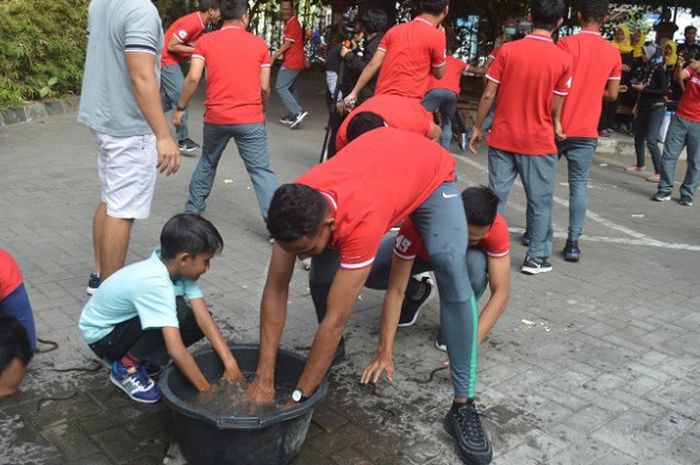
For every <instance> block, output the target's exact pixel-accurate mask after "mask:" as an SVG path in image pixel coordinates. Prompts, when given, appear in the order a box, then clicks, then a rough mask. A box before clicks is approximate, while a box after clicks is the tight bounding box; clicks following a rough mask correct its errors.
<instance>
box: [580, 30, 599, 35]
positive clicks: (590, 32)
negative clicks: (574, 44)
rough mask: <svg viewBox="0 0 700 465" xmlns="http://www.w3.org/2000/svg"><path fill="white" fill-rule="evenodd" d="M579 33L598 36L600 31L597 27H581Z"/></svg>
mask: <svg viewBox="0 0 700 465" xmlns="http://www.w3.org/2000/svg"><path fill="white" fill-rule="evenodd" d="M579 34H591V35H594V36H600V31H598V30H597V29H581V30H580V31H579Z"/></svg>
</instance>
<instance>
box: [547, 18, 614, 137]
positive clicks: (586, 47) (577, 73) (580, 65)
mask: <svg viewBox="0 0 700 465" xmlns="http://www.w3.org/2000/svg"><path fill="white" fill-rule="evenodd" d="M557 45H558V46H559V48H561V49H562V50H564V51H566V52H567V53H568V54H569V56H570V57H571V63H572V68H571V74H572V76H573V78H572V80H571V90H570V91H569V95H568V96H567V97H566V99H565V100H564V109H563V111H562V117H561V122H562V127H563V129H564V133H565V134H566V135H567V137H587V138H596V137H598V122H599V120H600V113H601V111H602V108H603V93H604V92H605V87H606V86H607V85H608V82H609V81H611V80H617V81H619V80H620V76H621V75H622V59H621V57H620V51H619V50H618V49H616V48H615V47H613V46H612V45H611V44H610V43H609V42H608V41H607V40H605V39H603V38H602V37H601V36H600V32H598V31H591V30H586V29H584V30H582V31H581V32H579V33H578V34H574V35H572V36H568V37H564V38H562V39H560V40H559V42H557Z"/></svg>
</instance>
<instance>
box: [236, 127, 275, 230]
mask: <svg viewBox="0 0 700 465" xmlns="http://www.w3.org/2000/svg"><path fill="white" fill-rule="evenodd" d="M232 130H233V134H234V137H235V141H236V146H237V147H238V153H239V154H240V156H241V158H242V159H243V163H244V164H245V169H246V170H247V171H248V175H249V176H250V180H251V181H252V182H253V189H254V190H255V196H256V197H257V199H258V206H259V207H260V214H261V215H262V217H263V221H265V220H267V209H268V207H269V206H270V201H271V200H272V196H273V195H274V193H275V189H277V185H278V184H277V178H275V173H274V172H273V171H272V167H270V156H269V155H268V151H267V132H266V131H265V124H264V123H260V124H240V125H235V126H232Z"/></svg>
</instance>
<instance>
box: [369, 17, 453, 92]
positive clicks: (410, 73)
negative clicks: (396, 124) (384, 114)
mask: <svg viewBox="0 0 700 465" xmlns="http://www.w3.org/2000/svg"><path fill="white" fill-rule="evenodd" d="M445 46H446V42H445V33H444V32H442V31H440V30H438V29H436V28H435V27H434V26H433V25H432V23H430V21H428V20H427V19H425V18H422V17H420V16H419V17H417V18H416V19H414V20H413V21H409V22H407V23H404V24H399V25H398V26H394V27H392V28H391V29H389V31H387V33H386V34H384V37H382V40H381V42H379V48H378V49H377V51H378V52H383V53H385V54H386V56H385V57H384V62H383V63H382V68H381V69H380V70H379V77H378V78H377V87H376V88H375V91H374V94H375V95H377V94H396V95H403V96H404V97H410V98H415V99H420V100H422V99H423V96H424V95H425V91H426V89H427V88H428V84H429V83H430V76H431V70H432V68H439V67H441V66H445Z"/></svg>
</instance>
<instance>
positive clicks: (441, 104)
mask: <svg viewBox="0 0 700 465" xmlns="http://www.w3.org/2000/svg"><path fill="white" fill-rule="evenodd" d="M423 107H424V108H425V109H426V110H428V111H429V112H430V113H433V112H435V110H437V109H438V108H439V109H440V120H441V122H442V128H441V129H442V135H441V136H440V145H442V146H443V147H445V149H447V150H449V149H450V142H451V141H452V120H453V119H454V117H455V113H457V94H455V93H454V92H453V91H451V90H449V89H433V90H431V91H430V92H428V93H427V94H426V95H425V98H423Z"/></svg>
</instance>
